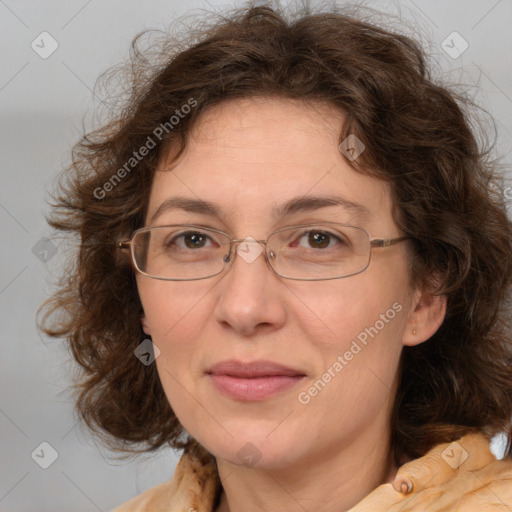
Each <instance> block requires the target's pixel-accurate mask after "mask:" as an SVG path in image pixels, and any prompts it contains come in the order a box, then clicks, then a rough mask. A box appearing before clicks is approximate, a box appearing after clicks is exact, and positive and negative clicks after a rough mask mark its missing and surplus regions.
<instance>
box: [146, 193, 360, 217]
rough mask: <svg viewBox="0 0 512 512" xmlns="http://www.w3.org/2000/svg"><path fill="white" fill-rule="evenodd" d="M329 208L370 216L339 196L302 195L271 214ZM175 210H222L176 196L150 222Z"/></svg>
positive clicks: (209, 212)
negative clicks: (337, 207) (339, 208)
mask: <svg viewBox="0 0 512 512" xmlns="http://www.w3.org/2000/svg"><path fill="white" fill-rule="evenodd" d="M329 206H340V207H342V208H343V209H345V210H347V211H350V212H352V213H354V214H355V215H356V216H358V217H362V218H364V217H367V216H368V215H369V214H370V211H369V210H368V208H366V206H363V205H362V204H359V203H356V202H354V201H351V200H349V199H347V198H345V197H343V196H339V195H329V196H310V195H307V196H306V195H304V196H297V197H293V198H292V199H289V200H288V201H286V202H285V203H283V204H281V205H277V206H274V207H273V208H272V211H271V213H272V216H273V217H274V218H281V217H287V216H289V215H293V214H295V213H300V212H309V211H314V210H319V209H320V208H326V207H329ZM175 209H177V210H183V211H186V212H190V213H199V214H203V215H210V216H214V217H218V218H222V208H221V207H220V205H218V204H216V203H213V202H211V201H205V200H201V199H194V198H189V197H182V196H177V197H170V198H168V199H166V200H165V201H164V202H163V203H162V204H161V205H160V206H159V207H158V208H157V210H156V212H155V213H154V214H153V215H152V217H151V219H150V222H151V223H153V222H154V221H155V220H156V219H157V218H158V217H160V216H161V215H162V214H163V213H165V212H167V211H169V210H175Z"/></svg>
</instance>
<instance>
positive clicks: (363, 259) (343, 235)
mask: <svg viewBox="0 0 512 512" xmlns="http://www.w3.org/2000/svg"><path fill="white" fill-rule="evenodd" d="M370 250H371V247H370V239H369V236H368V234H367V233H366V231H364V230H363V229H361V228H357V227H354V226H345V225H343V224H335V223H332V224H329V223H326V224H315V225H308V226H295V227H290V228H285V229H282V230H279V231H277V232H276V233H274V234H272V235H271V236H270V237H269V240H268V251H269V253H270V254H271V255H272V258H269V261H270V263H271V265H272V267H273V268H274V270H275V271H276V273H277V274H279V275H280V276H282V277H287V278H290V279H303V280H320V279H335V278H340V277H347V276H351V275H354V274H358V273H359V272H362V271H363V270H364V269H365V268H366V267H367V266H368V263H369V261H370Z"/></svg>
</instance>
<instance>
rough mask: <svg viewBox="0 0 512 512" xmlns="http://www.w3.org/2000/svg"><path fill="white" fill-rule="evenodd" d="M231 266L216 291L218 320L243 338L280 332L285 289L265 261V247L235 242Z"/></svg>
mask: <svg viewBox="0 0 512 512" xmlns="http://www.w3.org/2000/svg"><path fill="white" fill-rule="evenodd" d="M236 242H237V243H236V244H234V245H233V248H232V253H231V254H230V257H231V259H232V260H233V261H232V262H231V266H230V268H229V270H228V272H226V274H224V275H223V278H222V282H220V283H219V284H218V285H217V286H216V287H215V289H217V290H218V294H219V297H218V300H217V304H216V307H215V317H216V319H217V321H218V322H220V323H221V324H223V326H224V327H225V328H231V329H233V330H234V331H236V332H237V333H239V334H242V335H244V336H251V335H254V334H255V333H257V332H263V331H265V332H270V331H272V330H275V329H279V328H280V327H281V326H282V325H283V324H284V322H285V319H286V310H285V308H284V300H283V298H284V297H283V293H284V290H285V289H286V287H285V286H284V284H283V282H282V281H281V280H280V278H279V277H278V276H277V275H276V274H275V273H274V272H273V271H272V269H271V268H270V265H269V264H268V263H267V261H266V259H265V245H264V244H263V243H260V242H261V241H260V242H258V241H256V240H255V239H254V238H252V237H247V238H246V239H244V240H236Z"/></svg>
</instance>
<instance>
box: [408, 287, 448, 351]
mask: <svg viewBox="0 0 512 512" xmlns="http://www.w3.org/2000/svg"><path fill="white" fill-rule="evenodd" d="M412 307H413V310H412V311H411V313H410V318H409V320H408V322H407V325H406V328H405V332H404V335H403V338H402V344H403V345H406V346H414V345H419V344H420V343H423V342H424V341H426V340H428V339H429V338H430V337H431V336H433V335H434V334H435V332H436V331H437V330H438V329H439V327H441V324H442V323H443V321H444V318H445V315H446V297H445V296H444V295H433V294H432V293H426V292H424V293H420V292H417V294H415V298H414V301H413V304H412Z"/></svg>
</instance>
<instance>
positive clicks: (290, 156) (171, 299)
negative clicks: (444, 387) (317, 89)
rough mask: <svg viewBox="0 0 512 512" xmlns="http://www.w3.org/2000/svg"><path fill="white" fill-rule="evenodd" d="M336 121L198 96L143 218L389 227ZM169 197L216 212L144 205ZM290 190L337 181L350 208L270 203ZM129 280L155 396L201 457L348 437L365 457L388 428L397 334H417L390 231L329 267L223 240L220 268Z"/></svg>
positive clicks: (319, 113)
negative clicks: (317, 277) (305, 274)
mask: <svg viewBox="0 0 512 512" xmlns="http://www.w3.org/2000/svg"><path fill="white" fill-rule="evenodd" d="M342 122H343V119H342V117H341V116H340V114H339V112H337V111H334V110H333V109H330V108H329V107H327V106H326V105H316V106H313V105H312V104H303V103H299V102H297V101H294V100H284V99H261V98H260V99H250V100H247V99H246V100H231V101H229V102H224V103H222V104H220V105H218V106H216V107H213V108H211V109H210V110H209V111H207V112H206V113H205V114H204V115H203V117H202V119H201V120H200V121H199V123H198V124H197V125H196V127H195V129H194V131H193V133H192V136H191V138H190V141H189V144H188V149H187V151H186V153H185V154H184V155H183V156H182V157H181V158H180V160H178V161H177V162H174V163H173V164H171V163H170V160H169V159H168V160H167V161H162V162H161V164H160V167H159V170H158V171H157V172H156V175H155V178H154V182H153V185H152V191H151V197H150V202H149V209H148V215H147V220H146V225H165V224H200V225H202V226H205V227H212V228H216V229H220V230H222V231H224V232H227V233H228V234H230V236H231V238H246V237H248V236H251V237H253V238H255V239H266V238H267V237H268V235H269V234H270V233H271V232H272V231H274V230H276V229H279V228H281V227H285V226H289V225H297V224H301V223H309V222H315V223H316V222H322V221H329V222H340V223H346V224H352V225H355V226H360V227H363V228H364V229H365V230H366V231H367V232H368V233H369V235H370V237H371V238H372V239H373V238H394V237H397V236H400V234H401V233H400V232H399V231H398V229H397V227H396V224H395V223H394V221H393V218H392V213H391V211H392V203H391V199H390V192H389V189H388V187H387V185H386V184H385V183H384V182H382V181H379V180H377V179H374V178H371V177H368V176H365V175H364V174H362V173H358V172H356V171H354V170H353V169H352V168H351V167H350V166H349V165H348V163H347V162H346V160H345V158H344V157H343V156H342V154H341V153H340V149H339V148H338V136H339V133H340V132H341V128H342ZM171 169H172V170H171ZM177 196H180V197H184V198H189V199H192V200H201V201H203V202H210V203H215V205H217V207H218V210H219V212H220V215H219V216H218V217H217V216H214V215H211V214H207V213H204V212H194V211H186V210H184V209H178V208H174V209H167V210H165V211H163V212H162V213H161V214H160V215H159V216H157V217H156V218H155V219H152V217H153V215H154V214H155V212H156V211H157V209H158V208H159V206H160V205H161V204H162V203H163V202H164V201H166V200H168V199H169V198H172V197H177ZM302 196H306V197H312V196H319V197H325V196H340V197H343V198H345V199H346V200H347V201H349V202H351V203H357V204H358V205H360V208H356V207H353V206H352V207H349V206H346V205H342V204H340V205H330V206H322V207H318V208H313V207H310V208H308V209H305V210H302V209H301V208H296V209H292V211H291V213H289V214H288V215H287V216H285V217H282V216H281V217H274V214H273V211H274V210H275V209H276V208H278V207H279V206H281V205H283V204H285V203H288V202H289V201H291V200H293V199H294V198H298V197H302ZM318 205H319V204H318ZM318 205H317V206H318ZM246 248H247V247H246ZM137 283H138V289H139V293H140V297H141V300H142V304H143V307H144V312H145V317H144V319H143V327H144V330H145V332H146V333H147V334H148V335H150V336H151V338H152V340H153V343H154V344H155V345H157V346H158V348H159V349H160V351H161V353H160V356H159V357H158V358H157V360H156V364H157V368H158V373H159V376H160V379H161V381H162V385H163V388H164V390H165V393H166V395H167V398H168V400H169V402H170V404H171V406H172V408H173V410H174V412H175V414H176V415H177V417H178V419H179V421H180V422H181V424H182V425H183V427H184V428H185V429H186V430H187V431H188V432H189V433H190V434H191V435H192V436H193V437H194V438H196V439H197V440H198V441H199V442H200V443H201V444H202V445H203V446H205V447H206V448H207V449H208V450H209V451H210V452H211V453H213V454H214V455H215V456H216V457H218V458H222V459H223V460H226V461H229V462H231V463H234V464H238V465H240V464H245V465H248V466H250V465H253V464H256V463H257V464H258V465H259V466H261V467H267V468H279V467H285V466H289V465H290V464H296V463H299V462H300V461H302V462H305V461H312V460H313V459H314V458H315V457H319V456H320V457H321V456H323V455H325V456H329V454H332V453H336V452H337V451H339V450H340V449H342V448H343V447H347V446H354V447H359V448H360V450H362V451H360V452H359V454H360V456H361V457H364V456H365V450H366V451H367V452H371V451H372V449H373V448H374V445H375V444H376V443H377V442H379V443H384V444H385V443H387V439H388V434H389V422H390V413H391V408H392V404H393V400H394V396H395V391H396V383H397V369H398V364H399V358H400V353H401V349H402V346H403V344H405V343H406V344H414V343H419V342H420V341H422V340H421V339H420V337H421V336H422V334H424V333H423V331H421V332H420V333H418V334H417V335H416V338H415V337H414V336H413V334H412V333H411V332H412V328H413V327H414V325H413V324H414V310H415V309H417V306H418V305H417V304H416V302H417V301H416V299H415V297H417V295H416V294H415V293H413V292H412V290H411V289H410V288H409V282H408V263H407V260H406V246H405V244H403V243H401V244H397V245H393V246H391V247H389V248H385V249H384V248H377V249H373V251H372V257H371V262H370V265H369V267H368V268H367V269H366V270H365V271H364V272H362V273H360V274H357V275H353V276H351V277H347V278H343V279H333V280H324V281H297V280H287V279H282V278H280V277H278V276H277V275H276V274H275V273H274V272H273V271H272V270H271V268H270V267H269V266H268V264H267V263H266V261H265V257H264V254H262V255H259V256H258V257H257V258H256V259H254V260H251V259H250V258H247V259H244V258H243V257H242V256H241V255H240V254H236V256H235V259H234V262H233V264H232V267H231V268H230V270H229V271H226V272H224V273H222V274H220V275H217V276H215V277H212V278H209V279H204V280H197V281H181V282H179V281H163V280H157V279H152V278H149V277H146V276H143V275H141V274H138V275H137ZM415 301H416V302H415ZM225 361H231V362H233V361H235V362H238V363H241V364H242V365H243V364H244V363H252V362H262V361H264V362H267V363H268V362H271V363H275V364H276V365H281V366H284V367H286V368H288V369H289V370H291V371H285V370H279V369H277V370H275V368H274V370H275V371H268V366H265V365H262V366H259V367H258V366H256V367H255V368H259V369H260V370H261V372H260V373H256V374H250V375H245V376H244V375H241V374H240V372H242V370H240V368H237V367H236V365H235V366H232V365H227V366H226V367H224V369H223V368H222V367H220V369H219V371H218V372H217V373H215V374H212V373H211V369H212V367H213V366H214V365H217V364H218V363H222V362H225ZM226 368H227V369H226ZM265 369H267V372H265ZM242 373H243V372H242ZM265 373H267V374H275V375H274V376H273V377H269V376H268V375H267V376H266V377H263V376H262V375H263V374H265ZM234 374H236V375H234ZM362 446H365V447H366V448H361V447H362Z"/></svg>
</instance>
